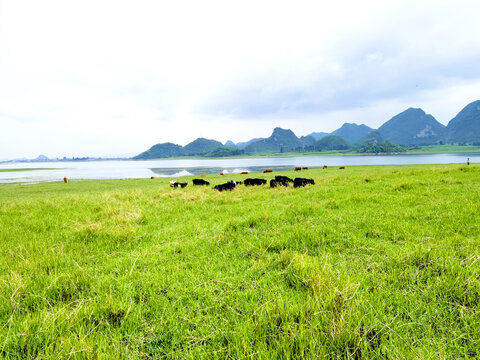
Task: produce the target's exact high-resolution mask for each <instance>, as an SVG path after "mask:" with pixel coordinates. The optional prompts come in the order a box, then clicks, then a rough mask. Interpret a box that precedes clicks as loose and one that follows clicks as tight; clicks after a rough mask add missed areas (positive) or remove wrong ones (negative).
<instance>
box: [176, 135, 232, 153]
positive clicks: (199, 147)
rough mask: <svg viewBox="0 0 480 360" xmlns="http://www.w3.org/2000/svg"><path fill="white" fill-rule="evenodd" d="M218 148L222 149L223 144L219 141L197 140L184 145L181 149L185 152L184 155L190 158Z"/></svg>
mask: <svg viewBox="0 0 480 360" xmlns="http://www.w3.org/2000/svg"><path fill="white" fill-rule="evenodd" d="M220 147H223V144H222V143H221V142H219V141H216V140H209V139H205V138H198V139H196V140H194V141H192V142H191V143H189V144H187V145H185V146H184V147H183V150H184V152H185V155H187V156H192V155H203V154H206V153H208V152H211V151H213V150H215V149H217V148H220Z"/></svg>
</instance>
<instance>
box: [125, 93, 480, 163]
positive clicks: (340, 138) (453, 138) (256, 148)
mask: <svg viewBox="0 0 480 360" xmlns="http://www.w3.org/2000/svg"><path fill="white" fill-rule="evenodd" d="M387 140H388V141H390V142H391V143H394V144H399V145H404V146H411V145H415V146H419V145H434V144H460V145H467V144H471V145H480V100H477V101H474V102H472V103H470V104H468V105H467V106H466V107H465V108H464V109H463V110H462V111H460V112H459V113H458V115H457V116H455V117H454V118H453V119H452V120H450V122H449V123H448V125H447V126H444V125H442V124H441V123H439V122H438V121H437V120H436V119H435V118H434V117H433V116H432V115H429V114H426V113H425V112H424V111H423V110H422V109H415V108H409V109H407V110H405V111H403V112H401V113H400V114H398V115H395V116H394V117H392V118H391V119H390V120H388V121H387V122H385V123H384V124H383V125H382V126H380V127H379V128H378V129H376V130H375V129H372V128H370V127H368V126H366V125H363V124H361V125H357V124H351V123H345V124H343V125H342V126H341V127H340V128H339V129H337V130H335V131H333V132H332V133H325V132H313V133H311V134H309V135H307V136H302V137H300V138H298V137H297V136H296V135H295V134H294V133H293V131H291V130H288V129H281V128H279V127H277V128H275V129H274V130H273V133H272V135H271V136H270V137H268V138H254V139H251V140H250V141H247V142H239V143H234V142H233V141H231V140H229V141H227V142H226V143H225V145H223V144H222V143H220V142H219V141H216V140H209V139H205V138H198V139H196V140H195V141H193V142H191V143H189V144H188V145H186V146H184V147H182V146H180V145H176V144H172V143H162V144H157V145H154V146H152V147H151V148H150V149H149V150H147V151H145V152H143V153H141V154H139V155H137V156H135V157H134V159H157V158H167V157H177V156H198V155H200V156H209V154H213V155H215V154H222V156H228V155H237V154H240V153H243V152H247V153H257V152H286V151H302V150H310V151H324V150H345V149H349V148H355V147H357V148H358V147H360V146H364V145H366V144H369V143H382V142H384V141H387Z"/></svg>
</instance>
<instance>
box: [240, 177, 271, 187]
mask: <svg viewBox="0 0 480 360" xmlns="http://www.w3.org/2000/svg"><path fill="white" fill-rule="evenodd" d="M243 183H244V184H245V186H251V185H265V184H266V183H267V180H265V179H251V178H248V179H245V180H244V181H243Z"/></svg>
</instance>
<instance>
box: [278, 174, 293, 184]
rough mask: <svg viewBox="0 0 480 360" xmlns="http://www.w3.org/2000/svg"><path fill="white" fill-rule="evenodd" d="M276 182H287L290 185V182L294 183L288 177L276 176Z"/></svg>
mask: <svg viewBox="0 0 480 360" xmlns="http://www.w3.org/2000/svg"><path fill="white" fill-rule="evenodd" d="M275 180H277V181H283V182H286V183H289V182H292V183H293V180H292V179H290V178H289V177H288V176H281V175H277V176H275Z"/></svg>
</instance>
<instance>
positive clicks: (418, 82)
mask: <svg viewBox="0 0 480 360" xmlns="http://www.w3.org/2000/svg"><path fill="white" fill-rule="evenodd" d="M479 19H480V2H479V1H477V0H475V1H473V0H472V1H464V0H456V1H442V0H436V1H428V0H422V1H418V0H416V1H406V0H403V1H388V0H381V1H369V0H362V1H341V0H336V1H328V2H327V1H288V2H286V1H279V0H275V1H259V0H256V1H248V0H247V1H246V0H242V1H235V2H234V1H227V0H221V1H208V0H202V1H198V0H195V1H181V0H177V1H158V0H155V1H153V0H152V1H142V0H135V1H133V0H132V1H120V0H111V1H110V0H102V1H100V0H95V1H88V0H82V1H69V0H58V1H50V0H42V1H38V0H31V1H23V0H0V159H11V158H20V157H29V158H31V157H36V156H38V155H39V154H45V155H47V156H49V157H59V156H68V157H70V156H105V155H123V154H129V155H134V154H137V153H139V152H142V151H144V150H146V149H148V148H149V147H151V146H152V145H154V144H156V143H161V142H167V141H168V142H174V143H177V144H180V145H186V144H187V143H189V142H190V141H192V140H194V139H195V138H197V137H206V138H210V139H216V140H219V141H222V142H225V141H226V140H233V141H234V142H240V141H247V140H249V139H251V138H253V137H260V136H262V137H268V136H270V134H271V132H272V130H273V128H274V127H276V126H280V127H283V128H288V129H292V130H293V131H294V132H295V133H296V134H297V135H298V136H301V135H307V134H309V133H311V132H319V131H325V132H330V131H333V130H335V129H336V128H338V127H340V126H341V125H342V124H343V123H344V122H354V123H357V124H362V123H363V124H366V125H368V126H370V127H373V128H377V127H378V126H380V125H381V124H382V123H383V122H385V121H386V120H388V119H390V118H391V117H392V116H394V115H396V114H397V113H399V112H401V111H403V110H405V109H407V108H408V107H421V108H422V109H423V110H425V111H426V112H427V113H429V114H432V115H433V116H434V117H435V118H436V119H437V120H438V121H440V122H441V123H443V124H447V123H448V121H449V120H450V119H451V118H453V117H454V116H455V115H456V114H457V113H458V112H459V111H460V110H461V109H462V108H463V107H464V106H465V105H467V104H468V103H470V102H472V101H474V100H478V99H480V20H479Z"/></svg>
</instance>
